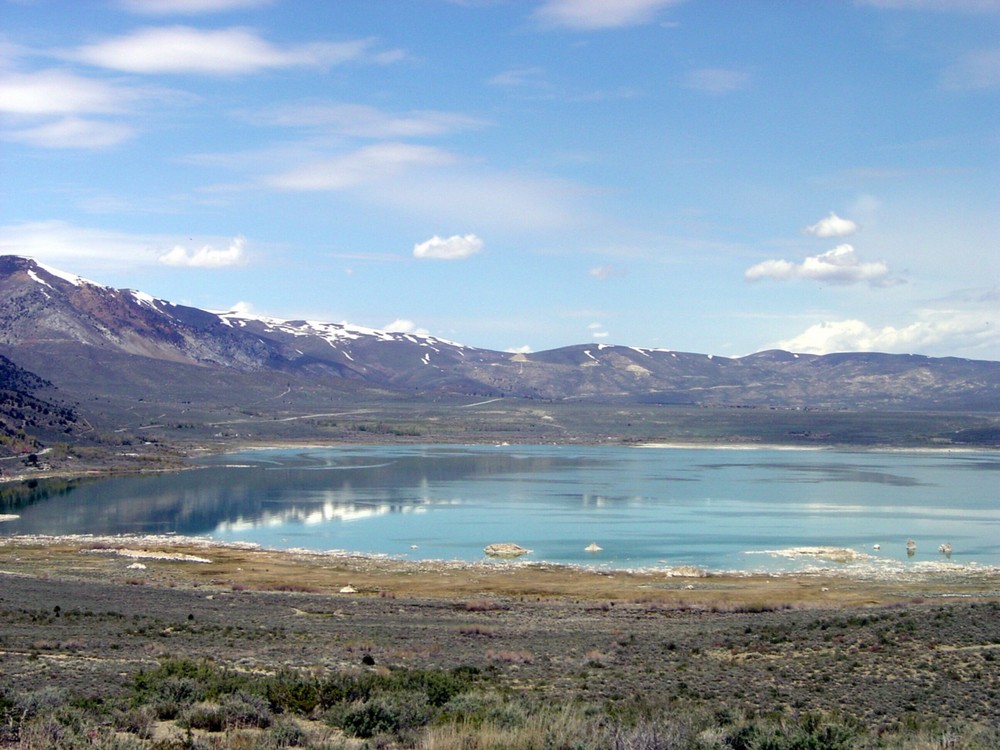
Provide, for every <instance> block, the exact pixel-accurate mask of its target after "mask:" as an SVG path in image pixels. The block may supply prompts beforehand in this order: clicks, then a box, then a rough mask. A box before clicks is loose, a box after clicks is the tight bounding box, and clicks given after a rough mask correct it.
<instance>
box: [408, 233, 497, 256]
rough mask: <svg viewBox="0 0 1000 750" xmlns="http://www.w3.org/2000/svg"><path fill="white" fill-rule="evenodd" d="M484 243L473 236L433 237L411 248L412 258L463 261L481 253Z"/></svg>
mask: <svg viewBox="0 0 1000 750" xmlns="http://www.w3.org/2000/svg"><path fill="white" fill-rule="evenodd" d="M483 246H484V243H483V241H482V240H481V239H479V237H477V236H476V235H474V234H466V235H464V236H460V235H457V234H456V235H453V236H451V237H447V238H443V237H438V236H437V235H434V236H433V237H431V238H430V239H429V240H426V241H424V242H419V243H417V244H416V245H414V246H413V257H414V258H433V259H436V260H464V259H465V258H468V257H470V256H472V255H475V254H476V253H478V252H482V249H483Z"/></svg>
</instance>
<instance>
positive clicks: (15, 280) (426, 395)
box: [0, 255, 1000, 434]
mask: <svg viewBox="0 0 1000 750" xmlns="http://www.w3.org/2000/svg"><path fill="white" fill-rule="evenodd" d="M0 356H2V357H3V359H2V360H0V392H2V394H6V396H7V398H8V399H10V398H13V399H14V401H15V402H16V401H17V400H18V399H20V401H21V402H22V403H21V408H22V410H23V408H28V411H29V412H31V414H32V415H33V416H31V417H30V419H31V420H33V425H34V428H35V429H36V430H43V431H45V432H46V433H47V434H52V433H54V432H59V431H63V432H65V431H69V432H70V433H72V432H73V431H77V432H79V431H80V429H81V427H80V425H81V424H83V423H87V424H89V423H90V422H92V421H93V420H92V419H90V420H88V414H87V412H88V407H89V406H90V405H92V404H100V405H104V407H106V408H107V409H110V408H111V406H112V405H115V407H116V408H117V409H119V410H121V409H131V408H134V405H135V404H136V403H138V402H141V401H143V400H145V399H147V398H149V399H152V400H156V401H157V402H158V403H159V404H161V405H169V404H173V405H174V406H176V407H177V409H176V411H177V412H178V413H181V412H183V411H185V409H184V408H182V406H183V405H185V404H187V405H189V406H190V407H191V408H192V409H193V408H194V407H195V406H197V404H199V403H208V402H212V401H215V402H226V403H230V402H232V403H234V404H236V403H238V401H239V395H240V393H241V392H245V393H251V392H254V393H258V392H269V391H271V390H274V389H277V390H278V392H282V391H283V392H291V391H295V390H302V391H308V392H309V393H310V394H312V398H313V402H315V400H316V399H320V400H322V399H324V398H329V399H330V400H331V402H333V401H337V402H338V403H343V402H344V400H345V399H347V400H348V401H349V400H350V399H351V398H353V397H354V396H352V394H354V395H356V394H362V393H363V394H366V397H373V394H374V395H378V394H381V396H382V397H384V398H386V399H390V400H396V401H398V400H400V399H404V400H410V401H412V400H414V399H416V400H425V401H426V400H430V399H434V398H441V397H466V398H468V399H471V400H475V399H494V398H497V399H499V398H506V399H528V400H536V401H542V402H566V401H577V402H593V403H605V404H608V403H617V404H633V405H635V404H646V405H655V404H663V405H666V404H675V405H678V404H684V405H690V406H701V407H756V408H762V407H770V408H782V409H824V410H838V409H849V410H873V409H874V410H935V411H965V412H983V413H992V412H1000V362H993V361H982V360H970V359H962V358H953V357H945V358H932V357H925V356H916V355H899V354H880V353H870V352H863V353H839V354H827V355H822V356H821V355H812V354H796V353H792V352H786V351H775V350H772V351H763V352H758V353H755V354H750V355H748V356H744V357H736V358H730V357H719V356H713V355H710V354H697V353H689V352H676V351H670V350H665V349H651V348H643V347H631V346H615V345H609V344H580V345H575V346H567V347H564V348H560V349H554V350H549V351H542V352H536V353H517V354H513V353H509V352H500V351H494V350H489V349H482V348H476V347H471V346H465V345H462V344H458V343H455V342H452V341H447V340H445V339H441V338H437V337H434V336H429V335H419V334H416V333H400V332H392V331H384V330H377V329H371V328H365V327H361V326H354V325H349V324H346V323H330V322H322V321H311V320H279V319H276V318H269V317H261V316H252V315H246V314H241V313H238V312H235V311H229V312H212V311H207V310H202V309H198V308H195V307H189V306H184V305H179V304H175V303H173V302H169V301H166V300H162V299H156V298H154V297H152V296H150V295H148V294H144V293H142V292H138V291H134V290H129V289H115V288H111V287H108V286H104V285H102V284H99V283H95V282H92V281H88V280H86V279H83V278H82V277H80V276H77V275H74V274H72V273H66V272H63V271H59V270H57V269H54V268H51V267H49V266H46V265H43V264H41V263H38V262H37V261H35V260H32V259H30V258H25V257H20V256H9V255H8V256H0ZM29 402H30V406H27V405H28V404H29ZM130 404H131V406H130ZM102 408H103V407H102ZM164 408H167V406H164ZM46 409H48V416H49V417H51V418H50V419H48V420H46V419H43V417H45V416H46V415H45V410H46ZM9 411H10V409H9V408H8V409H7V410H6V411H5V413H7V423H8V431H9V430H10V429H14V432H15V433H16V431H17V430H16V424H15V423H16V421H17V420H16V419H11V417H10V415H9V413H8V412H9ZM43 423H44V424H43Z"/></svg>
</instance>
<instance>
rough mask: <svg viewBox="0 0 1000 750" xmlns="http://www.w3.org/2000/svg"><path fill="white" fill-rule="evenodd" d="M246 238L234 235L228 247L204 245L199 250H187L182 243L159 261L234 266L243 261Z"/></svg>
mask: <svg viewBox="0 0 1000 750" xmlns="http://www.w3.org/2000/svg"><path fill="white" fill-rule="evenodd" d="M245 246H246V239H244V238H243V237H235V238H233V241H232V242H231V243H229V247H227V248H225V249H218V248H215V247H213V246H212V245H205V246H204V247H202V248H201V249H200V250H195V251H193V252H189V251H188V249H187V248H186V247H184V246H183V245H175V246H174V248H173V249H172V250H170V251H169V252H167V253H164V254H163V255H161V256H160V263H163V264H164V265H167V266H183V267H185V268H223V267H225V266H234V265H238V264H239V263H242V262H243V261H244V248H245Z"/></svg>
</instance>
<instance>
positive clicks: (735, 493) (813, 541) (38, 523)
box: [0, 446, 1000, 572]
mask: <svg viewBox="0 0 1000 750" xmlns="http://www.w3.org/2000/svg"><path fill="white" fill-rule="evenodd" d="M202 465H203V467H204V468H202V469H201V470H199V471H188V472H181V473H178V474H170V475H163V476H148V477H122V478H115V479H108V480H104V481H100V482H94V483H87V484H81V485H79V486H75V487H72V488H70V489H62V490H60V491H58V492H50V493H40V494H39V495H38V496H37V497H36V498H34V499H33V501H31V502H30V503H21V504H20V505H18V506H17V507H11V508H2V509H0V511H2V512H4V513H7V514H12V515H16V516H17V517H16V518H13V519H11V520H7V521H4V522H3V523H0V534H4V535H8V534H9V535H15V534H52V535H56V534H99V535H107V534H165V533H166V534H182V535H185V536H206V537H211V538H212V539H214V540H217V541H232V542H236V541H238V542H253V543H257V544H260V545H262V546H264V547H269V548H279V549H295V548H302V549H309V550H317V551H324V550H332V549H337V550H344V551H347V552H358V553H363V554H374V555H391V556H394V557H398V558H401V559H409V560H466V561H477V560H483V559H484V554H483V549H484V547H485V546H486V545H488V544H491V543H495V542H515V543H517V544H519V545H521V546H523V547H525V548H527V549H529V550H531V553H530V554H528V555H525V556H524V557H522V558H520V559H523V560H530V561H547V562H555V563H562V564H572V565H588V566H597V567H607V568H613V569H636V568H664V567H681V566H695V567H698V568H702V569H705V570H712V571H722V570H726V571H736V570H746V571H766V572H780V571H799V570H804V569H813V568H823V569H833V570H838V569H844V570H847V569H870V570H872V571H878V570H884V571H886V572H892V571H898V570H914V571H917V570H934V569H942V570H950V569H965V568H976V567H1000V489H998V487H1000V482H998V480H1000V456H996V455H994V454H990V453H972V452H969V453H965V452H947V453H945V452H941V453H934V452H905V451H894V452H839V451H797V450H777V449H756V450H743V451H734V450H723V449H711V448H686V449H685V448H651V447H647V448H637V447H618V446H615V447H611V446H608V447H597V446H587V447H576V446H573V447H570V446H361V447H359V446H349V447H337V448H309V449H303V448H294V449H287V448H286V449H273V450H253V451H244V452H240V453H233V454H228V455H224V456H213V457H211V458H208V459H205V460H204V461H202ZM46 494H47V496H46ZM908 539H912V540H914V542H915V543H916V549H915V550H908V549H907V545H906V542H907V540H908ZM944 543H949V544H951V545H952V550H953V551H952V554H951V555H950V556H946V555H945V554H943V553H942V552H939V546H940V545H941V544H944ZM592 544H596V546H598V547H600V550H597V551H588V550H587V548H588V547H590V546H591V545H592ZM876 545H878V548H876ZM911 552H912V554H910V553H911Z"/></svg>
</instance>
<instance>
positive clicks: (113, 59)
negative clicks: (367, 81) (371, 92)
mask: <svg viewBox="0 0 1000 750" xmlns="http://www.w3.org/2000/svg"><path fill="white" fill-rule="evenodd" d="M372 44H373V41H372V40H371V39H355V40H351V41H347V42H316V43H311V44H299V45H291V46H287V47H279V46H277V45H274V44H271V43H270V42H268V41H266V40H264V39H262V38H261V37H260V36H258V35H257V34H256V33H254V32H252V31H250V30H247V29H242V28H229V29H196V28H192V27H189V26H169V27H153V28H145V29H139V30H137V31H134V32H132V33H131V34H127V35H125V36H121V37H117V38H113V39H107V40H105V41H102V42H98V43H96V44H90V45H85V46H83V47H80V48H78V49H76V50H73V51H70V52H67V53H65V54H64V56H65V57H67V58H68V59H71V60H76V61H79V62H84V63H87V64H90V65H96V66H98V67H102V68H109V69H111V70H121V71H125V72H127V73H206V74H211V75H236V74H240V73H253V72H256V71H259V70H266V69H270V68H287V67H322V66H327V65H337V64H340V63H345V62H348V61H352V60H359V59H365V58H370V59H373V60H382V59H384V58H382V57H380V56H378V55H372V54H371V47H372Z"/></svg>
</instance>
